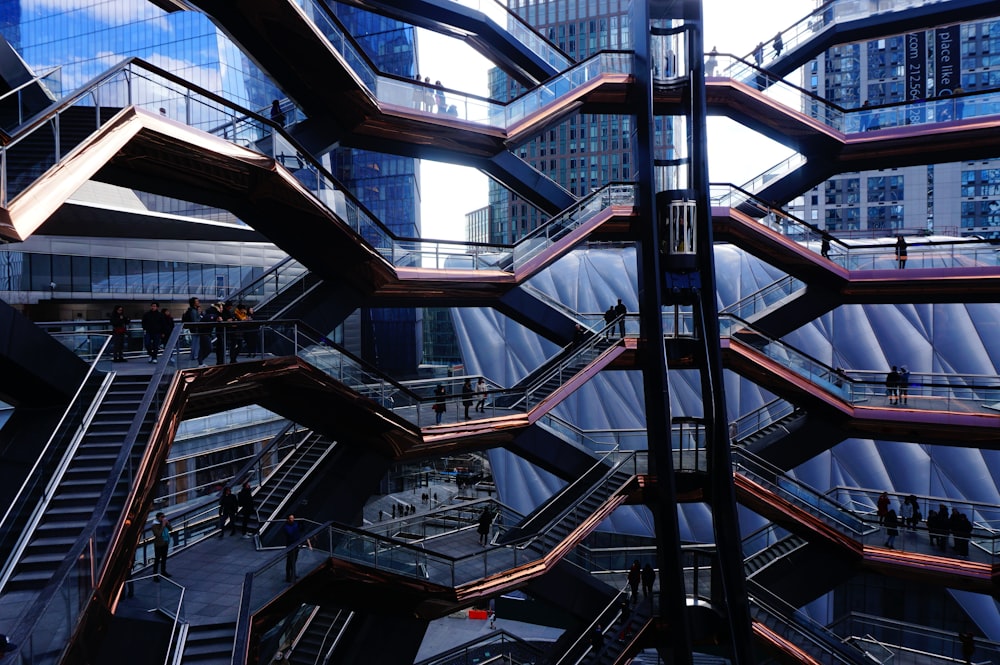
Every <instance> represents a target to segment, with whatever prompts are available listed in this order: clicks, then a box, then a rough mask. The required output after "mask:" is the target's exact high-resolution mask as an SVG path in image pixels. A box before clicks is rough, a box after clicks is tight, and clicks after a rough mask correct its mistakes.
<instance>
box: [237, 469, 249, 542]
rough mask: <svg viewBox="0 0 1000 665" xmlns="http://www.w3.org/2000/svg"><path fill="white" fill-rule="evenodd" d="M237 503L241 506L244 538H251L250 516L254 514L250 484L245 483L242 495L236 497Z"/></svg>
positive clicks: (241, 491)
mask: <svg viewBox="0 0 1000 665" xmlns="http://www.w3.org/2000/svg"><path fill="white" fill-rule="evenodd" d="M236 503H238V504H239V506H240V513H241V514H242V516H243V537H244V538H249V537H250V534H249V533H247V524H248V523H249V522H250V515H251V514H252V513H253V492H252V491H250V483H249V482H244V483H243V487H242V488H241V489H240V493H239V494H238V495H237V496H236Z"/></svg>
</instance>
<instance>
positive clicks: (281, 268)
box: [228, 257, 308, 306]
mask: <svg viewBox="0 0 1000 665" xmlns="http://www.w3.org/2000/svg"><path fill="white" fill-rule="evenodd" d="M306 272H308V270H307V269H306V267H305V266H304V265H302V264H301V263H299V262H298V261H296V260H295V259H292V258H291V257H288V258H286V259H284V260H282V261H281V262H280V263H279V264H277V265H276V266H274V267H272V268H271V269H270V270H268V271H266V272H265V273H264V274H262V275H261V276H260V277H258V278H257V279H255V280H253V281H252V282H250V283H249V284H247V285H245V286H243V287H242V288H240V289H239V290H238V291H236V292H234V293H233V294H232V295H230V296H229V298H228V299H229V300H233V301H236V302H240V301H246V302H250V303H255V306H256V305H259V304H260V303H262V302H264V301H267V300H271V299H272V298H274V297H275V296H276V295H278V294H279V293H283V292H284V291H285V290H286V289H287V288H289V287H290V286H291V285H293V284H295V283H296V282H298V281H299V280H301V279H302V276H303V275H305V274H306Z"/></svg>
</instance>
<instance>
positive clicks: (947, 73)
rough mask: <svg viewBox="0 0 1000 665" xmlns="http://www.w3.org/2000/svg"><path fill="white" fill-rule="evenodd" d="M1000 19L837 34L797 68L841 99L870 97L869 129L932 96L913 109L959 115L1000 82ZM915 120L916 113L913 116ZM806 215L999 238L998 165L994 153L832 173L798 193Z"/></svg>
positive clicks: (863, 227)
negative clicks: (845, 37)
mask: <svg viewBox="0 0 1000 665" xmlns="http://www.w3.org/2000/svg"><path fill="white" fill-rule="evenodd" d="M998 45H1000V20H997V19H986V20H977V21H968V22H964V23H956V24H951V25H942V26H938V27H931V28H921V29H920V30H914V31H912V32H905V33H897V34H886V35H881V36H879V37H878V38H877V39H866V40H864V41H859V42H853V43H847V44H838V45H836V46H834V47H832V48H830V49H828V50H826V51H825V52H823V53H822V54H820V55H819V57H817V58H816V59H814V60H812V61H810V62H809V63H808V64H807V65H806V66H805V67H804V68H803V70H802V86H803V87H804V88H805V89H806V90H809V91H810V92H812V93H815V94H816V95H818V96H820V97H822V98H823V99H826V100H829V101H831V102H834V103H836V104H837V105H839V106H841V107H843V108H847V109H856V108H859V107H861V106H862V105H868V106H870V107H872V109H873V110H872V119H871V121H870V122H869V123H868V129H869V130H871V131H873V130H875V129H877V128H878V127H879V120H878V118H879V115H880V114H891V113H893V112H894V109H895V106H894V105H897V104H899V103H901V102H905V101H912V100H921V99H926V100H935V101H934V102H933V103H932V104H931V105H930V107H929V108H928V109H926V110H924V109H922V110H920V111H919V112H916V113H917V114H918V116H919V115H922V114H925V113H933V114H935V115H936V117H937V118H938V120H940V121H941V122H947V121H950V120H961V119H962V116H964V115H965V109H966V105H967V104H968V106H969V109H970V110H971V109H972V107H973V106H974V105H975V104H982V103H993V102H982V101H973V99H974V98H973V99H970V98H969V96H970V95H974V94H975V93H978V92H981V91H983V90H992V89H996V88H997V87H998V86H1000V58H998V57H997V55H996V53H997V49H998V48H1000V46H998ZM914 120H915V121H919V120H920V118H919V117H918V118H914ZM794 206H795V208H796V209H797V210H800V211H801V215H802V216H803V217H804V218H805V219H808V220H809V221H811V222H813V223H816V224H818V225H820V226H823V227H824V228H826V229H828V230H829V231H831V232H832V233H834V234H841V235H845V236H851V235H858V236H869V237H870V236H872V235H884V234H886V233H893V232H899V233H904V234H911V233H932V232H933V233H939V234H948V235H963V236H971V235H975V236H979V237H983V238H995V237H998V233H1000V170H998V165H997V162H996V161H995V160H991V159H986V160H973V161H969V162H945V163H937V164H922V165H918V166H901V167H896V168H887V169H881V170H878V171H861V172H855V173H844V174H838V175H837V176H835V177H832V178H830V179H829V180H827V181H825V182H823V183H822V184H820V185H819V186H818V187H815V188H813V189H812V190H810V191H809V192H807V193H805V195H804V197H803V198H802V199H800V200H798V201H796V202H795V203H794Z"/></svg>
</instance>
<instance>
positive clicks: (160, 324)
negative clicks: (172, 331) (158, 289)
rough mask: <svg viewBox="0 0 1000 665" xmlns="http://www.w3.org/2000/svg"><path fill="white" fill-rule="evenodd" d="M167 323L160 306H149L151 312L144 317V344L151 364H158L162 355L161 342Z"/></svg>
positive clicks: (157, 304)
mask: <svg viewBox="0 0 1000 665" xmlns="http://www.w3.org/2000/svg"><path fill="white" fill-rule="evenodd" d="M164 327H165V321H164V319H163V313H162V312H160V304H159V303H156V302H153V303H150V304H149V311H147V312H146V313H145V314H143V315H142V331H143V337H144V339H143V344H144V346H145V347H146V353H148V354H149V362H151V363H153V364H154V365H155V364H156V356H157V355H158V354H159V353H160V342H161V341H162V340H163V329H164Z"/></svg>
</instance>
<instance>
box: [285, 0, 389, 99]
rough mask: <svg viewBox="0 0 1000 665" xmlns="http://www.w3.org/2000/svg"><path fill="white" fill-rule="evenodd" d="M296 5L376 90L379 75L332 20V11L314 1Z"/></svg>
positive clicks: (297, 1) (300, 2)
mask: <svg viewBox="0 0 1000 665" xmlns="http://www.w3.org/2000/svg"><path fill="white" fill-rule="evenodd" d="M295 4H296V5H298V7H299V8H300V9H301V10H302V13H303V14H304V15H305V17H306V18H307V19H309V20H310V21H311V22H312V23H313V24H314V25H315V26H316V27H317V28H318V29H319V30H320V32H322V33H323V35H324V36H325V37H326V38H327V40H328V41H329V42H330V45H331V46H332V47H333V49H334V50H335V51H336V52H337V53H339V54H340V56H341V57H342V58H343V59H344V61H345V62H346V63H347V64H348V66H349V67H350V68H351V70H353V71H354V73H355V74H357V75H358V77H360V78H361V80H362V82H363V83H364V84H365V85H366V86H367V87H368V88H369V89H370V90H373V91H374V90H375V80H376V79H377V78H378V74H377V73H376V72H375V71H374V70H373V69H372V68H371V67H370V66H369V65H368V61H367V60H366V59H365V58H364V56H362V54H361V53H359V52H358V50H357V47H356V46H355V44H354V41H353V40H352V39H351V38H350V36H349V35H345V34H344V31H343V30H342V29H341V28H340V26H339V25H337V24H336V23H335V22H334V21H333V20H332V19H331V18H330V13H329V12H330V10H329V9H327V8H326V7H324V6H323V5H322V4H321V3H319V2H315V1H314V0H295Z"/></svg>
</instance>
